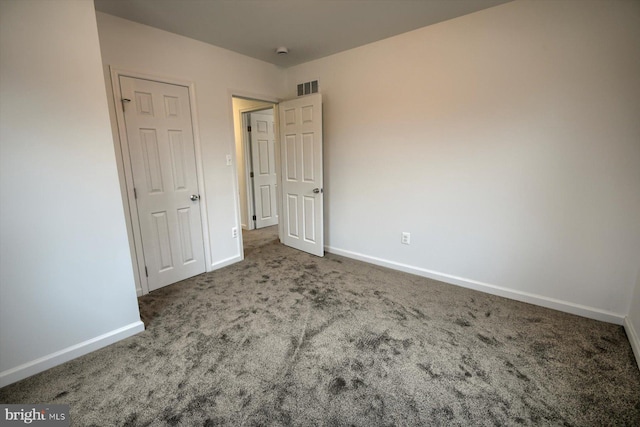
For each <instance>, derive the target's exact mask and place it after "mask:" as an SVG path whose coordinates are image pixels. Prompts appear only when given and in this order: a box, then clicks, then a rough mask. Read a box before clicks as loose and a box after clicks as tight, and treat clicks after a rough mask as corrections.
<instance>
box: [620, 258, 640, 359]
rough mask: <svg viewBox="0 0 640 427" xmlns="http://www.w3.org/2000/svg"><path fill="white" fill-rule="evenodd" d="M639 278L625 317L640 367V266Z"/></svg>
mask: <svg viewBox="0 0 640 427" xmlns="http://www.w3.org/2000/svg"><path fill="white" fill-rule="evenodd" d="M637 277H638V279H637V280H636V286H635V290H634V292H633V297H632V299H631V308H630V309H629V315H628V316H627V318H626V319H625V324H624V326H625V329H626V331H627V336H628V337H629V342H631V347H632V348H633V353H634V354H635V356H636V362H637V363H638V367H640V268H639V269H638V276H637Z"/></svg>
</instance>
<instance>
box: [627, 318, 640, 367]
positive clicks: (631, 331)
mask: <svg viewBox="0 0 640 427" xmlns="http://www.w3.org/2000/svg"><path fill="white" fill-rule="evenodd" d="M624 330H625V331H626V332H627V338H629V342H630V343H631V348H632V349H633V354H634V355H635V356H636V363H637V364H638V369H640V338H639V337H638V331H636V328H635V327H634V326H633V323H632V322H631V320H629V316H627V317H625V319H624Z"/></svg>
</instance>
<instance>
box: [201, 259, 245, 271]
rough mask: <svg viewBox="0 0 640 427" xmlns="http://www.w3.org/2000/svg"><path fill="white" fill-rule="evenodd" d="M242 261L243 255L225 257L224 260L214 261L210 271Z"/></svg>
mask: <svg viewBox="0 0 640 427" xmlns="http://www.w3.org/2000/svg"><path fill="white" fill-rule="evenodd" d="M240 261H242V256H240V255H236V256H233V257H231V258H227V259H223V260H222V261H218V262H214V263H213V264H211V270H209V271H213V270H217V269H219V268H222V267H226V266H228V265H231V264H235V263H236V262H240Z"/></svg>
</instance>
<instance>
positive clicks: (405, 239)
mask: <svg viewBox="0 0 640 427" xmlns="http://www.w3.org/2000/svg"><path fill="white" fill-rule="evenodd" d="M400 243H402V244H403V245H410V244H411V233H407V232H406V231H405V232H403V233H402V238H401V239H400Z"/></svg>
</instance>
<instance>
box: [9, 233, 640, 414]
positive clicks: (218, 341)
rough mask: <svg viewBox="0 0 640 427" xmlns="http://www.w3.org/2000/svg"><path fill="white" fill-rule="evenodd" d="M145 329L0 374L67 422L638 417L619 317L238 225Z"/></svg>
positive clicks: (152, 302)
mask: <svg viewBox="0 0 640 427" xmlns="http://www.w3.org/2000/svg"><path fill="white" fill-rule="evenodd" d="M244 234H245V256H246V259H245V260H244V261H243V262H240V263H237V264H234V265H231V266H229V267H226V268H223V269H220V270H217V271H214V272H212V273H206V274H202V275H199V276H197V277H194V278H191V279H188V280H185V281H183V282H180V283H176V284H174V285H171V286H168V287H165V288H162V289H160V290H157V291H154V292H152V293H150V294H148V295H145V296H143V297H142V298H140V299H139V304H140V310H141V316H142V320H143V321H144V323H145V325H146V330H145V331H144V332H143V333H140V334H138V335H136V336H134V337H131V338H128V339H126V340H123V341H120V342H118V343H116V344H114V345H111V346H109V347H106V348H104V349H101V350H99V351H96V352H93V353H91V354H88V355H86V356H83V357H80V358H78V359H76V360H73V361H71V362H68V363H65V364H63V365H60V366H58V367H55V368H53V369H50V370H48V371H46V372H43V373H41V374H38V375H35V376H33V377H30V378H27V379H25V380H23V381H20V382H18V383H15V384H12V385H9V386H7V387H4V388H3V389H0V402H2V403H50V404H54V403H68V404H70V405H71V419H72V425H77V426H92V425H95V426H157V425H158V426H159V425H172V426H173V425H181V426H214V425H236V426H241V425H246V426H253V425H268V426H285V425H295V426H311V425H325V426H350V425H355V426H382V425H384V426H387V425H394V426H416V425H429V426H439V425H442V426H444V425H446V426H449V425H464V426H468V425H575V426H594V425H629V426H638V425H640V370H639V369H638V366H637V364H636V362H635V359H634V357H633V353H632V351H631V348H630V345H629V342H628V340H627V337H626V335H625V332H624V329H623V328H622V327H620V326H617V325H612V324H607V323H603V322H598V321H594V320H590V319H586V318H582V317H578V316H573V315H570V314H566V313H561V312H558V311H554V310H549V309H545V308H541V307H537V306H533V305H529V304H524V303H520V302H516V301H511V300H508V299H504V298H500V297H496V296H492V295H487V294H483V293H480V292H475V291H471V290H468V289H464V288H461V287H457V286H452V285H448V284H444V283H440V282H437V281H433V280H429V279H426V278H422V277H417V276H413V275H409V274H404V273H400V272H397V271H392V270H389V269H385V268H381V267H377V266H372V265H369V264H365V263H362V262H358V261H354V260H350V259H347V258H343V257H340V256H336V255H332V254H327V256H325V257H324V258H317V257H314V256H311V255H307V254H305V253H302V252H299V251H296V250H293V249H290V248H287V247H285V246H283V245H281V244H279V243H278V242H277V237H276V235H275V228H269V229H265V230H258V231H255V232H245V233H244Z"/></svg>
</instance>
